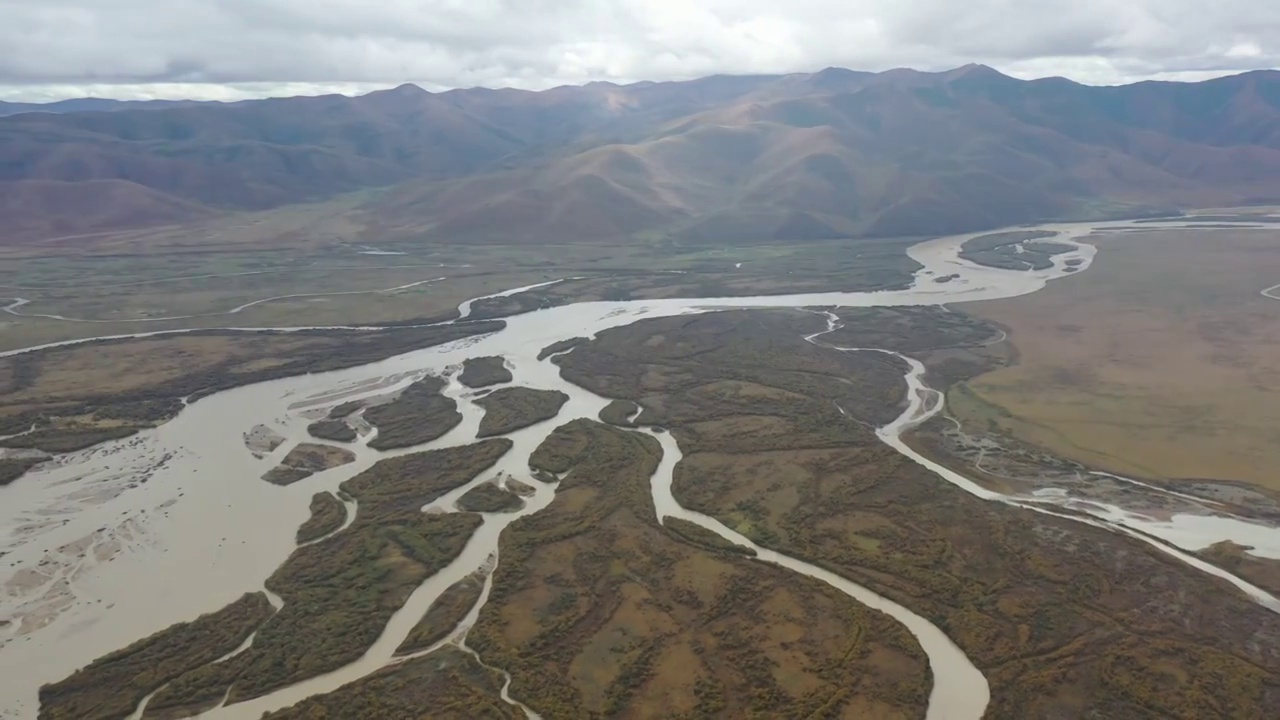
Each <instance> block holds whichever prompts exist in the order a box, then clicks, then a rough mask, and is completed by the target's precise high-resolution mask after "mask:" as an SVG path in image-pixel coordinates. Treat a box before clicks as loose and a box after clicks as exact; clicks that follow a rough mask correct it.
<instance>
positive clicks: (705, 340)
mask: <svg viewBox="0 0 1280 720" xmlns="http://www.w3.org/2000/svg"><path fill="white" fill-rule="evenodd" d="M1091 272H1092V271H1091ZM1066 282H1075V280H1070V281H1066ZM886 313H887V314H888V315H890V316H895V315H896V316H897V317H896V319H893V320H892V322H893V323H896V324H898V326H899V327H898V329H897V330H895V331H894V333H887V334H886V333H884V332H881V333H880V335H879V337H885V336H887V335H896V334H897V333H899V332H902V333H906V332H907V330H908V328H909V327H912V326H914V328H915V330H912V331H910V335H913V336H914V335H918V336H922V337H924V338H930V337H932V340H931V341H930V345H931V346H933V347H946V346H954V345H957V344H962V342H961V341H963V340H972V339H974V338H976V337H981V335H978V334H976V333H974V332H973V331H972V330H971V329H969V326H970V325H971V323H965V324H963V325H960V326H955V327H952V329H951V330H950V331H947V330H946V329H945V328H946V327H947V325H946V324H944V323H949V322H953V320H949V319H946V318H945V317H944V315H945V313H943V311H941V310H937V309H934V310H919V311H897V310H887V309H880V310H876V311H873V312H872V313H870V314H869V315H868V316H867V317H866V318H860V317H858V316H859V315H860V314H861V311H856V310H843V311H841V316H842V317H844V318H845V319H846V321H847V322H849V323H851V326H853V327H857V326H863V327H866V326H868V325H871V326H874V325H875V324H876V323H879V322H888V321H889V320H890V318H888V317H886ZM934 321H936V322H937V325H935V324H934ZM903 323H906V326H903ZM823 325H824V323H823V320H822V318H821V317H819V316H816V315H807V316H806V315H801V314H799V313H795V312H788V313H781V312H762V311H757V312H750V313H747V312H726V313H716V314H713V315H707V316H700V317H694V318H667V319H661V320H649V321H642V322H639V323H636V324H634V325H631V326H628V327H625V328H618V329H614V330H609V331H605V332H602V333H600V334H599V335H598V336H597V339H596V340H595V341H593V342H592V343H590V344H587V345H583V346H580V347H579V348H577V349H575V350H574V351H573V352H572V353H570V354H568V355H566V356H563V357H562V358H561V359H560V363H561V365H562V367H563V372H564V374H565V376H566V377H567V378H569V379H571V380H572V381H573V382H575V383H579V384H582V385H584V386H586V387H588V388H589V389H592V390H593V391H595V392H598V393H601V394H604V395H606V396H609V397H613V398H618V399H625V400H629V401H632V402H638V403H640V404H642V405H643V406H644V408H645V415H644V416H643V417H642V418H641V419H642V420H643V421H644V422H647V423H656V424H660V425H662V426H664V427H666V428H668V429H669V430H670V431H671V432H672V433H673V434H674V435H675V436H676V438H677V439H678V441H679V442H680V444H681V448H682V449H683V450H684V453H685V457H684V459H683V460H682V461H681V463H680V464H679V465H677V467H676V470H675V485H674V492H675V494H676V497H677V499H679V500H680V502H681V503H683V504H684V505H686V506H688V507H691V508H693V509H696V510H699V511H702V512H705V513H708V514H711V515H713V516H715V517H717V518H718V519H720V520H721V521H722V522H724V523H726V524H727V525H729V526H730V527H733V528H735V529H737V530H738V531H739V532H742V533H743V534H745V535H747V536H749V537H751V538H753V539H754V540H755V541H756V542H758V543H761V544H763V545H765V546H768V547H772V548H775V549H778V550H781V551H784V552H788V553H790V554H793V555H796V556H799V557H802V558H805V559H807V560H810V561H812V562H815V563H817V564H820V565H822V566H825V567H827V568H829V569H831V570H833V571H835V572H838V573H840V574H842V575H845V576H846V577H849V578H850V579H852V580H854V581H855V582H858V583H861V584H863V585H866V586H868V587H870V588H872V589H873V590H876V591H877V592H880V593H882V594H884V595H887V596H889V597H891V598H893V599H895V600H897V601H898V602H900V603H902V604H904V605H906V606H908V607H910V608H912V609H913V610H915V611H917V612H919V613H921V614H922V615H924V616H926V617H928V618H930V619H931V620H932V621H933V622H934V623H935V624H937V625H938V626H939V627H941V628H942V629H943V630H944V631H945V632H946V633H947V634H948V635H949V636H950V637H951V638H952V639H953V640H954V641H955V642H956V643H957V644H958V645H959V646H960V647H961V648H962V649H963V650H964V651H965V652H966V654H967V655H968V656H969V657H970V658H971V659H972V660H973V661H974V663H975V664H976V665H977V666H978V667H979V668H980V669H981V670H982V671H983V672H984V674H985V675H986V676H987V678H988V681H989V682H990V686H991V692H992V704H991V707H990V709H989V711H988V714H989V716H991V717H1009V718H1026V717H1053V716H1061V717H1090V716H1098V717H1126V718H1153V719H1154V718H1188V719H1189V718H1200V717H1240V718H1244V717H1254V716H1256V715H1257V712H1258V709H1259V708H1270V707H1276V706H1277V703H1280V653H1276V652H1275V650H1274V648H1276V647H1280V620H1278V619H1277V618H1276V616H1275V615H1274V614H1272V613H1270V612H1269V611H1267V610H1265V609H1263V608H1261V607H1259V606H1258V605H1255V604H1253V603H1252V602H1251V601H1249V600H1248V599H1247V598H1245V597H1244V596H1242V595H1241V594H1239V593H1237V592H1236V591H1235V590H1234V589H1233V588H1231V587H1230V586H1228V585H1226V584H1225V583H1222V582H1220V581H1217V580H1215V579H1212V578H1211V577H1210V576H1208V575H1206V574H1203V573H1200V572H1198V571H1195V570H1192V569H1190V568H1188V567H1186V566H1185V565H1182V564H1180V563H1177V562H1176V561H1174V560H1171V559H1170V558H1168V557H1167V556H1165V555H1163V554H1161V553H1159V552H1158V551H1155V550H1153V549H1150V548H1149V547H1148V546H1146V545H1145V544H1143V543H1141V542H1138V541H1136V540H1132V539H1128V538H1124V537H1121V536H1116V535H1113V534H1109V533H1107V532H1106V531H1103V530H1100V529H1097V528H1093V527H1090V526H1086V525H1082V524H1079V523H1075V522H1071V521H1069V520H1062V519H1057V518H1052V517H1046V516H1042V515H1038V514H1034V513H1028V512H1026V511H1023V510H1020V509H1017V508H1012V507H1008V506H1004V505H1000V504H996V503H989V502H985V501H982V500H979V499H977V498H975V497H973V496H972V495H969V494H967V493H965V492H963V491H962V490H960V489H958V488H956V487H954V486H952V485H950V484H948V483H946V482H945V481H943V480H942V479H940V478H938V477H937V476H935V475H933V474H931V473H929V472H927V471H926V470H924V469H923V468H922V467H920V466H918V465H916V464H915V463H913V462H911V461H910V460H908V459H906V458H905V457H904V456H902V455H900V454H898V453H896V452H895V451H893V450H892V449H890V448H888V447H887V446H885V445H883V444H882V443H880V442H879V440H878V439H877V438H876V437H875V435H874V433H873V429H874V427H876V426H879V425H881V424H883V423H884V422H886V421H887V420H888V419H890V418H891V417H892V416H894V415H896V414H897V412H898V410H897V407H900V405H898V403H899V402H900V399H901V397H902V394H903V393H904V391H905V384H904V383H903V382H902V379H901V377H902V373H903V371H904V370H905V368H904V366H903V365H901V364H900V363H899V362H897V361H896V360H891V359H887V358H885V356H883V355H877V354H873V353H841V352H837V351H833V350H827V349H823V348H819V347H815V346H814V345H811V344H808V343H805V342H803V341H802V339H801V338H802V336H803V335H805V334H808V333H812V332H816V331H818V330H820V329H821V328H822V327H823ZM988 332H990V331H988ZM874 336H875V334H874V333H868V337H867V338H864V340H863V341H862V342H856V339H857V332H855V331H853V330H850V331H847V332H846V337H845V338H843V339H844V340H845V341H846V342H848V344H851V345H858V346H863V347H865V346H867V345H869V344H870V343H869V342H868V341H869V340H871V339H873V337H874ZM948 336H950V337H948ZM823 339H827V338H825V337H824V338H823ZM947 353H953V354H956V355H957V356H958V353H956V351H954V350H942V351H938V352H937V353H935V356H936V358H937V359H939V360H942V359H946V358H947V357H948V355H947ZM952 359H953V360H954V362H952V363H951V364H950V365H946V364H945V363H944V364H943V365H942V366H941V367H944V368H947V367H949V368H950V369H949V370H946V371H944V372H942V373H940V376H943V377H944V380H945V382H951V383H954V382H958V381H959V380H960V379H962V375H963V371H964V370H965V369H966V368H967V369H980V368H981V367H982V366H983V362H982V361H980V360H977V361H962V360H961V359H959V358H958V357H953V358H952ZM948 375H949V377H950V379H949V380H946V379H945V378H946V376H948ZM837 406H838V407H837ZM841 410H843V412H841ZM846 413H847V415H846ZM558 499H559V497H557V500H558Z"/></svg>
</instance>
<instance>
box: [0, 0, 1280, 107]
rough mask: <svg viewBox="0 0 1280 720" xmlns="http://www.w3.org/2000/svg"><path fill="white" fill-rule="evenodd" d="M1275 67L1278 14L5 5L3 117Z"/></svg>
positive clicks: (930, 7)
mask: <svg viewBox="0 0 1280 720" xmlns="http://www.w3.org/2000/svg"><path fill="white" fill-rule="evenodd" d="M968 62H982V63H986V64H989V65H992V66H994V67H996V68H998V69H1000V70H1002V71H1004V72H1006V73H1009V74H1011V75H1016V76H1019V77H1042V76H1048V75H1065V76H1067V77H1070V78H1072V79H1075V80H1079V81H1081V82H1088V83H1095V84H1100V83H1105V84H1114V83H1121V82H1131V81H1135V80H1142V79H1148V78H1160V79H1202V78H1205V77H1211V76H1215V75H1222V74H1227V73H1231V72H1238V71H1243V70H1251V69H1258V68H1271V67H1280V0H0V99H7V100H27V101H42V100H55V99H60V98H65V97H81V96H85V95H97V96H107V97H121V98H126V97H127V98H136V97H194V98H202V99H231V98H241V97H254V96H265V95H282V94H314V93H318V92H334V91H336V92H345V93H348V94H350V93H354V92H362V91H367V90H371V89H375V88H378V87H387V86H393V85H397V84H399V83H402V82H415V83H418V84H419V85H422V86H423V87H426V88H428V89H433V90H434V89H442V88H449V87H469V86H474V85H485V86H494V87H496V86H515V87H524V88H531V89H539V88H545V87H551V86H554V85H559V84H565V83H582V82H588V81H591V80H612V81H615V82H628V81H633V80H667V79H682V78H690V77H698V76H702V75H707V74H711V73H762V72H763V73H778V72H790V71H810V70H818V69H821V68H823V67H827V66H830V65H838V66H843V67H849V68H854V69H858V70H884V69H888V68H892V67H902V66H907V67H914V68H918V69H921V70H941V69H947V68H951V67H955V66H959V65H963V64H965V63H968Z"/></svg>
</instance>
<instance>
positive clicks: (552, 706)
mask: <svg viewBox="0 0 1280 720" xmlns="http://www.w3.org/2000/svg"><path fill="white" fill-rule="evenodd" d="M660 456H661V448H660V447H659V445H658V444H657V442H656V441H654V440H653V439H652V438H650V437H648V436H645V435H641V434H639V433H631V432H626V431H623V430H619V429H616V428H611V427H609V426H606V425H603V424H600V423H597V422H594V421H588V420H575V421H573V422H572V423H569V424H567V425H564V426H562V427H560V428H558V429H557V430H556V431H555V432H553V433H552V434H551V435H550V436H549V437H548V438H547V440H546V441H545V442H544V443H543V444H542V445H541V446H540V447H539V448H538V449H537V451H536V452H535V453H534V455H533V457H532V459H531V464H532V465H534V466H535V467H537V468H539V469H542V470H545V471H548V472H555V473H566V474H565V475H564V478H563V480H561V482H560V486H559V489H558V490H557V492H556V497H555V499H554V500H553V501H552V503H551V505H550V506H549V507H548V508H547V509H545V510H543V511H542V512H540V513H537V514H535V515H530V516H528V517H524V518H521V519H520V520H517V521H516V522H515V523H514V524H512V525H511V526H510V527H509V528H508V529H507V530H506V531H505V532H504V533H503V537H502V549H501V553H502V554H501V558H502V560H501V562H499V564H498V569H497V570H496V574H495V576H494V580H493V588H492V590H491V594H490V598H489V602H488V603H486V605H485V606H484V607H483V608H482V610H481V613H480V619H479V622H478V623H477V625H476V626H475V627H474V628H473V629H472V630H471V632H470V633H469V635H468V643H469V644H470V645H472V646H474V647H475V648H476V649H477V651H478V652H480V654H481V656H482V657H484V658H485V660H486V662H489V663H492V664H494V665H495V666H499V667H503V668H505V669H506V670H507V671H509V672H510V673H511V674H512V677H513V678H514V680H513V684H512V688H511V692H512V695H513V696H514V697H516V698H519V699H520V700H522V701H523V702H525V703H526V704H528V705H530V706H531V707H532V708H533V709H534V710H536V711H537V712H539V713H540V714H542V715H543V716H544V717H554V718H588V717H617V718H643V717H673V718H693V717H723V718H730V717H752V716H757V717H781V718H806V717H814V716H818V717H825V716H830V717H838V716H845V717H853V716H861V717H885V718H890V717H892V718H904V717H923V714H924V705H925V702H926V699H927V695H928V668H927V664H926V662H925V660H924V657H923V655H922V653H921V651H920V649H919V647H918V646H917V645H916V643H915V641H914V639H913V638H911V636H910V635H909V634H907V633H906V631H905V630H904V629H903V628H902V627H901V626H899V625H898V624H897V623H896V622H894V621H892V620H890V619H889V618H887V617H886V616H884V615H881V614H880V613H877V612H873V611H869V610H867V609H866V608H864V607H861V606H859V605H858V604H857V603H854V602H852V601H850V600H849V599H848V598H847V597H846V596H844V595H843V594H841V593H839V592H837V591H835V590H834V589H832V588H830V587H828V586H826V585H823V584H822V583H818V582H816V581H812V580H808V579H806V578H803V577H797V576H796V575H794V574H792V573H789V572H787V571H784V570H780V569H778V568H775V567H773V566H769V565H762V564H757V563H754V562H752V561H750V560H747V559H745V558H743V557H741V556H740V555H738V554H735V553H730V552H720V551H717V550H709V549H707V548H706V547H705V546H703V545H701V544H692V543H690V542H687V541H686V540H685V539H684V538H683V537H682V536H680V535H677V534H673V533H671V532H670V531H669V530H668V529H667V528H664V527H663V526H662V525H659V524H658V522H657V518H656V517H655V515H654V507H653V504H652V500H651V497H650V491H649V478H650V476H651V475H652V473H653V471H654V469H655V468H656V466H657V463H658V460H659V459H660Z"/></svg>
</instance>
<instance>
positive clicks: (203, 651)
mask: <svg viewBox="0 0 1280 720" xmlns="http://www.w3.org/2000/svg"><path fill="white" fill-rule="evenodd" d="M272 612H273V609H272V607H271V604H270V603H268V602H267V597H266V596H265V595H263V594H262V593H250V594H247V595H245V596H244V597H242V598H240V599H239V600H237V601H235V602H234V603H232V604H230V605H228V606H226V607H225V608H223V609H221V610H219V611H217V612H214V613H209V614H208V615H201V616H200V617H199V618H196V619H195V620H193V621H191V622H188V623H179V624H177V625H174V626H173V627H171V628H168V629H167V630H162V631H160V632H158V633H156V634H155V635H152V636H151V637H149V638H146V639H144V640H139V641H138V642H136V643H134V644H132V645H130V646H129V647H127V648H124V649H123V650H119V651H117V652H114V653H111V654H110V655H104V656H103V657H101V658H98V659H97V660H95V661H93V662H92V663H91V664H90V665H89V666H88V667H85V668H82V669H80V670H77V671H76V672H75V674H73V675H72V676H71V677H69V678H67V679H65V680H62V681H59V682H56V683H52V684H49V685H45V686H44V687H42V688H40V717H41V718H42V720H119V719H120V718H124V717H127V716H128V715H129V714H130V713H132V712H133V711H134V709H135V708H137V706H138V703H140V702H142V699H143V698H144V697H146V696H147V695H150V694H151V693H152V692H154V691H155V690H156V689H158V688H160V687H161V686H163V685H164V684H165V683H167V682H169V681H170V680H173V679H174V678H177V677H179V676H181V675H182V674H183V673H185V672H188V671H190V670H194V669H195V668H198V667H200V666H202V665H204V664H205V663H209V662H213V661H214V660H216V659H218V658H220V657H222V656H223V655H226V654H227V653H229V652H231V651H232V650H235V649H236V647H238V646H239V645H240V644H241V643H242V642H244V639H245V638H247V637H249V634H250V633H252V632H253V631H254V630H255V629H256V628H257V627H258V626H259V625H261V624H262V623H263V621H265V620H266V619H267V618H268V617H270V615H271V613H272Z"/></svg>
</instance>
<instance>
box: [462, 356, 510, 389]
mask: <svg viewBox="0 0 1280 720" xmlns="http://www.w3.org/2000/svg"><path fill="white" fill-rule="evenodd" d="M458 382H460V383H462V384H463V385H466V386H467V387H469V388H482V387H488V386H490V385H497V384H499V383H505V382H511V371H510V370H508V369H507V365H506V361H505V360H503V359H502V358H501V357H496V356H492V357H478V358H468V359H467V360H466V361H464V362H463V363H462V374H460V375H458Z"/></svg>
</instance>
